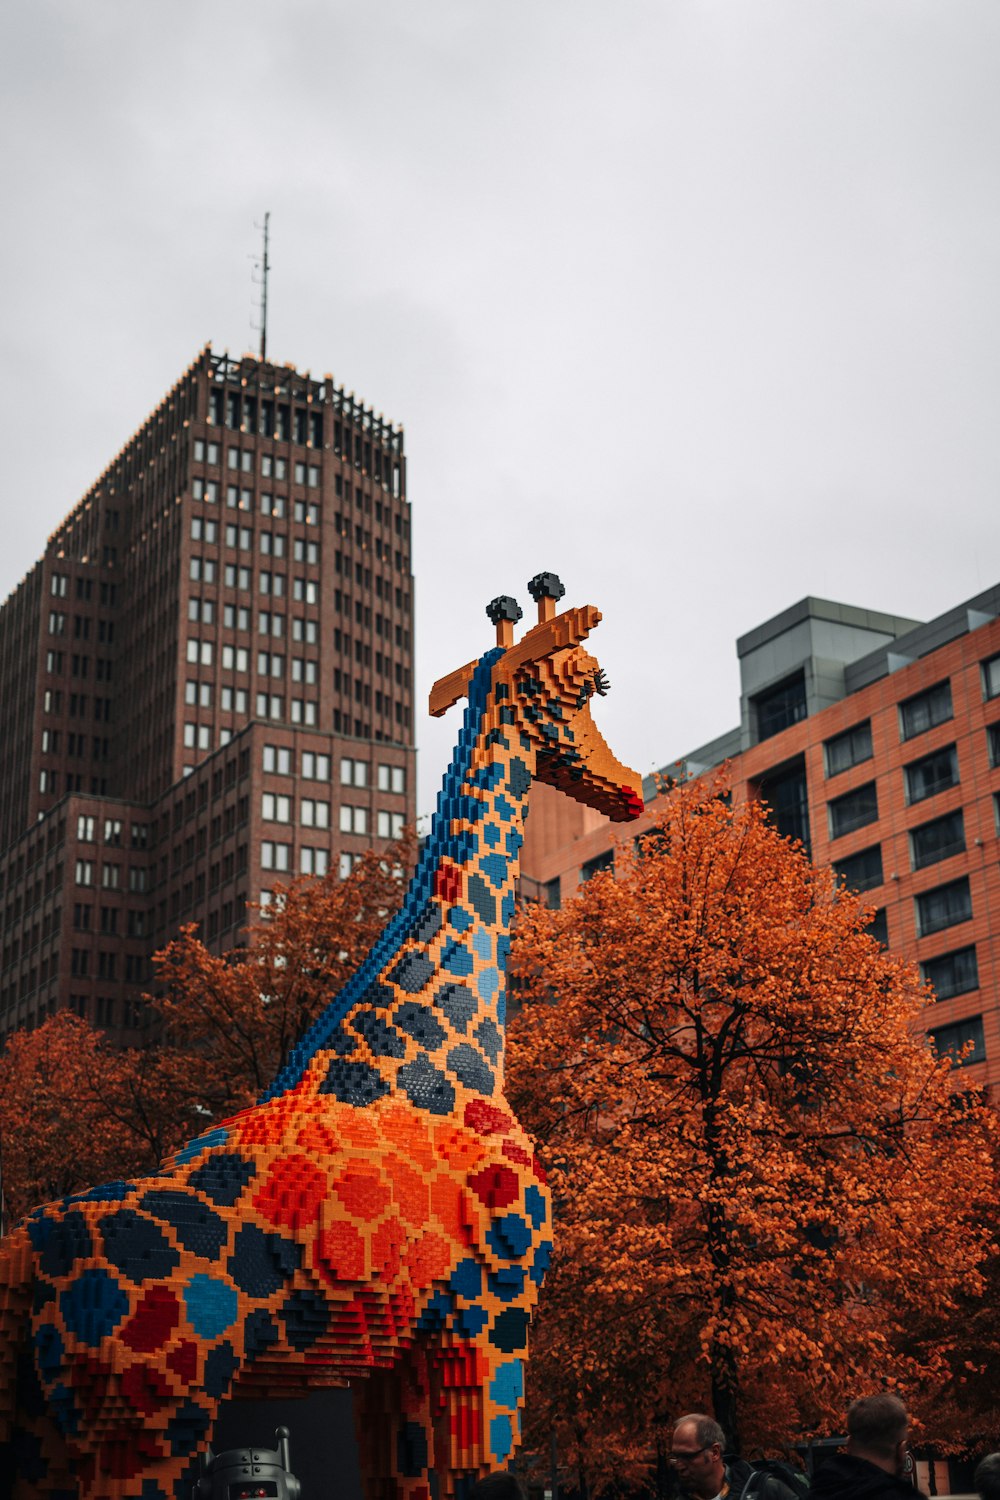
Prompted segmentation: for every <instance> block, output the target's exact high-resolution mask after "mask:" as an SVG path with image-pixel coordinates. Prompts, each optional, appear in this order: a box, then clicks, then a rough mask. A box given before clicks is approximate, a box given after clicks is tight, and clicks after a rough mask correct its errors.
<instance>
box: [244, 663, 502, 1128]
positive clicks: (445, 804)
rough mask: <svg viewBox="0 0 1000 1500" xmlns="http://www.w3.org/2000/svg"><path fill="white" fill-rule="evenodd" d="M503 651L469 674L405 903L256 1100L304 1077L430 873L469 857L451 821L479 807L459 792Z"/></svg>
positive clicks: (381, 964) (427, 888) (389, 947)
mask: <svg viewBox="0 0 1000 1500" xmlns="http://www.w3.org/2000/svg"><path fill="white" fill-rule="evenodd" d="M502 655H503V649H502V647H500V646H496V647H494V648H493V650H492V651H487V652H486V655H485V656H483V657H482V658H481V659H480V661H479V663H478V665H477V667H476V670H475V672H474V673H473V675H472V680H471V682H470V683H469V695H468V703H467V705H466V710H465V718H464V721H463V724H462V730H461V733H460V734H459V736H458V744H457V745H456V746H455V752H454V755H453V756H452V761H451V765H450V767H449V768H448V771H447V774H446V775H445V778H444V782H443V784H442V786H441V790H440V792H439V793H438V799H437V808H436V810H435V813H434V817H433V819H432V821H431V831H430V833H429V834H428V836H427V839H426V840H425V842H424V846H423V849H422V850H421V853H420V858H419V860H418V861H417V868H416V870H415V871H414V872H413V878H412V880H411V881H410V884H409V887H408V888H407V892H406V897H405V899H404V901H403V905H402V906H401V907H400V909H399V911H398V912H397V913H396V915H395V916H394V917H393V918H392V920H391V921H390V922H389V923H388V925H387V926H386V928H385V931H384V932H383V933H382V936H381V937H380V938H379V939H378V941H377V942H376V943H375V944H374V946H373V947H372V949H371V951H370V952H369V954H368V957H367V958H366V959H365V960H364V962H363V963H362V964H361V966H360V968H359V969H357V970H356V971H355V973H354V974H353V975H352V976H351V978H350V979H349V980H348V981H347V983H346V984H345V985H344V987H343V989H342V990H340V991H339V992H338V993H337V994H336V995H335V996H334V997H333V999H332V1000H331V1001H330V1003H329V1005H327V1006H326V1008H325V1009H324V1010H323V1011H322V1012H321V1014H320V1015H319V1016H317V1018H316V1020H315V1021H314V1022H313V1024H312V1025H311V1026H310V1028H309V1030H308V1031H307V1032H306V1034H305V1036H304V1037H303V1038H302V1040H301V1041H300V1042H299V1043H298V1044H297V1045H296V1046H295V1047H294V1048H293V1049H292V1051H291V1052H290V1053H289V1056H288V1061H287V1062H286V1063H285V1066H284V1067H283V1068H282V1069H281V1071H280V1073H279V1074H278V1076H277V1077H276V1078H275V1080H274V1082H273V1083H272V1084H271V1086H270V1088H269V1089H266V1090H265V1092H264V1093H263V1094H261V1096H260V1100H259V1101H258V1102H259V1103H264V1102H265V1101H266V1100H268V1099H274V1098H277V1096H278V1095H279V1094H283V1093H285V1092H286V1090H288V1089H291V1088H294V1087H295V1086H296V1084H298V1083H300V1082H301V1081H302V1078H303V1075H304V1074H305V1071H306V1069H307V1068H308V1066H309V1064H310V1062H311V1061H312V1059H313V1058H314V1057H315V1055H316V1053H317V1052H321V1051H323V1049H324V1048H326V1047H328V1046H329V1045H330V1043H331V1042H332V1041H333V1039H334V1037H335V1035H336V1033H337V1030H338V1029H339V1027H340V1024H341V1022H342V1021H343V1019H344V1017H345V1016H346V1015H347V1013H348V1011H350V1010H352V1009H353V1007H354V1006H355V1005H356V1004H357V1003H358V1001H359V1000H360V999H361V998H362V996H363V995H364V993H365V991H366V990H367V988H368V986H369V985H370V984H371V983H372V981H373V980H374V979H376V978H377V977H378V975H379V974H380V973H381V972H382V970H383V969H384V968H385V966H386V964H387V963H388V962H389V959H390V958H391V957H392V956H393V954H394V953H396V952H398V950H399V949H400V948H401V947H402V945H403V943H405V941H406V939H407V938H408V937H410V936H411V935H412V934H413V931H414V929H415V928H416V927H417V925H418V924H419V922H420V921H421V919H422V918H423V917H424V916H425V915H426V908H427V902H428V901H429V899H430V897H431V896H432V894H433V891H434V876H435V874H436V872H437V870H438V867H439V866H440V864H441V861H442V859H444V858H449V859H452V860H454V862H455V863H456V864H464V863H465V862H466V860H467V859H468V856H469V853H470V852H471V845H472V840H471V837H470V835H469V834H468V833H467V832H460V833H457V834H453V833H452V832H451V824H452V821H453V819H455V818H456V817H468V818H470V820H471V821H474V820H475V819H476V818H477V817H478V816H479V815H480V813H481V811H482V808H481V804H479V803H478V802H473V800H472V799H471V798H467V797H463V796H462V783H463V782H464V781H465V779H466V777H467V776H468V774H469V770H470V767H471V765H472V751H473V748H474V747H475V743H476V740H477V739H478V737H479V730H480V726H481V724H482V720H483V715H484V713H485V712H486V707H487V704H488V703H489V695H490V680H491V676H492V671H493V667H494V664H495V663H496V662H497V661H498V660H499V659H500V657H501V656H502Z"/></svg>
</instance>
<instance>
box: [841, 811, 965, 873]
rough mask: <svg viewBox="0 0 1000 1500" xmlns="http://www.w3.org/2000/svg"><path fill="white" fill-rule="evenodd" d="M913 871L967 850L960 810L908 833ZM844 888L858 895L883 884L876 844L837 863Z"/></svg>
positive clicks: (912, 829) (878, 849) (879, 846)
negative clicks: (857, 892) (858, 892)
mask: <svg viewBox="0 0 1000 1500" xmlns="http://www.w3.org/2000/svg"><path fill="white" fill-rule="evenodd" d="M909 845H910V868H911V869H912V870H923V869H926V867H927V866H928V865H935V864H938V863H939V862H940V861H941V860H943V859H950V858H951V856H952V855H953V854H961V853H962V852H963V851H964V849H965V819H964V816H963V813H962V810H961V808H956V810H955V811H954V812H950V813H946V814H945V815H944V817H941V818H933V819H932V820H931V821H930V822H929V823H921V824H920V825H919V826H918V827H916V828H911V829H910V831H909ZM833 868H834V869H835V870H836V872H837V874H838V875H839V876H840V878H841V879H842V880H843V882H844V884H845V885H848V886H850V887H851V889H852V890H855V891H867V890H871V889H872V887H873V886H876V885H881V884H882V879H883V876H882V849H881V845H879V844H875V845H873V846H872V847H871V848H870V849H860V850H859V851H858V852H857V853H856V854H851V855H849V856H848V857H847V858H846V859H838V860H837V861H835V863H834V867H833Z"/></svg>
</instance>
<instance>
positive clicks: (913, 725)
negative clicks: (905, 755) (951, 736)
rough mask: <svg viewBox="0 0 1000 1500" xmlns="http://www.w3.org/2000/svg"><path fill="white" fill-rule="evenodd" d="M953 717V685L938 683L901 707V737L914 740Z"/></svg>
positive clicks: (917, 694) (906, 701)
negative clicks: (915, 736) (916, 736)
mask: <svg viewBox="0 0 1000 1500" xmlns="http://www.w3.org/2000/svg"><path fill="white" fill-rule="evenodd" d="M951 716H952V711H951V683H950V682H938V683H936V684H935V685H934V687H932V688H927V689H926V691H925V692H923V693H916V694H915V695H914V696H913V697H912V698H907V699H905V701H904V702H902V703H901V704H900V705H899V737H900V739H903V740H912V738H913V736H914V735H915V734H923V733H924V731H925V730H927V729H933V728H934V725H935V724H943V723H944V722H945V721H946V720H947V719H950V718H951Z"/></svg>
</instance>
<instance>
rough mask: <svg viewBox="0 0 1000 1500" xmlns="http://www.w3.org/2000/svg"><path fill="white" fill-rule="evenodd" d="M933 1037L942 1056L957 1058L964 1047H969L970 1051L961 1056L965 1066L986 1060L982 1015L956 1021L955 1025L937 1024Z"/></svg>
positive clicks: (932, 1033)
mask: <svg viewBox="0 0 1000 1500" xmlns="http://www.w3.org/2000/svg"><path fill="white" fill-rule="evenodd" d="M931 1038H932V1040H933V1042H934V1046H935V1049H936V1050H937V1052H939V1053H940V1054H941V1055H942V1056H944V1055H945V1054H947V1055H948V1056H949V1057H954V1058H955V1059H956V1060H957V1059H958V1058H959V1056H960V1055H961V1053H962V1052H963V1051H964V1049H965V1048H966V1047H969V1051H968V1052H966V1053H965V1056H964V1057H962V1058H961V1062H962V1066H963V1067H967V1066H968V1065H969V1063H977V1062H985V1060H986V1041H985V1038H984V1036H983V1018H982V1016H969V1017H968V1018H967V1020H965V1021H956V1022H955V1024H954V1025H953V1026H935V1028H934V1030H933V1031H932V1032H931ZM970 1044H971V1045H970Z"/></svg>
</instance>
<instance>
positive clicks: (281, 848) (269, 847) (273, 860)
mask: <svg viewBox="0 0 1000 1500" xmlns="http://www.w3.org/2000/svg"><path fill="white" fill-rule="evenodd" d="M260 864H261V869H263V870H290V869H291V867H292V846H291V844H273V843H271V841H270V840H269V839H265V840H264V842H263V843H262V844H261V846H260Z"/></svg>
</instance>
